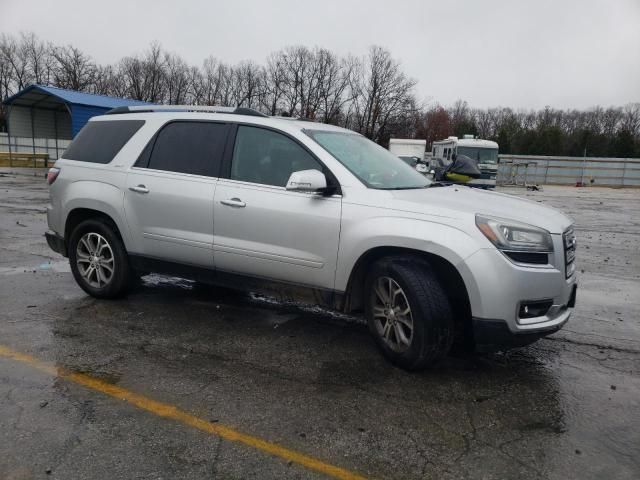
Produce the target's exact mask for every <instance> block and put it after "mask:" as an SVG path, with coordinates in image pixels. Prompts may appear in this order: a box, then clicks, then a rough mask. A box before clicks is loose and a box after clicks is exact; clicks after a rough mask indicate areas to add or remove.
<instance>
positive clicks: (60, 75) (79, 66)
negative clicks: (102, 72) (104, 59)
mask: <svg viewBox="0 0 640 480" xmlns="http://www.w3.org/2000/svg"><path fill="white" fill-rule="evenodd" d="M51 54H52V56H53V58H54V59H55V62H56V63H55V66H54V68H53V81H54V82H55V84H56V85H57V86H59V87H61V88H68V89H71V90H80V91H83V90H88V89H89V88H90V87H91V86H92V85H93V84H94V82H95V80H96V73H97V67H96V64H95V63H94V62H93V60H92V59H91V58H90V57H89V56H88V55H86V54H84V53H83V52H82V51H80V49H78V48H76V47H73V46H71V45H68V46H66V47H54V48H53V49H52V50H51Z"/></svg>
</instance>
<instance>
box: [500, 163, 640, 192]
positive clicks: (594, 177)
mask: <svg viewBox="0 0 640 480" xmlns="http://www.w3.org/2000/svg"><path fill="white" fill-rule="evenodd" d="M499 158H500V160H499V163H498V177H497V179H496V180H497V183H498V185H531V184H538V185H540V184H546V185H577V184H582V185H586V186H588V185H593V186H602V187H640V158H598V157H547V156H538V155H500V156H499Z"/></svg>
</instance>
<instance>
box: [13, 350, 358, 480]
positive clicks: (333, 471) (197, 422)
mask: <svg viewBox="0 0 640 480" xmlns="http://www.w3.org/2000/svg"><path fill="white" fill-rule="evenodd" d="M0 357H5V358H9V359H11V360H15V361H18V362H21V363H24V364H26V365H29V366H30V367H33V368H35V369H36V370H40V371H41V372H45V373H47V374H50V375H53V376H56V377H58V378H64V379H66V380H69V381H71V382H73V383H76V384H78V385H82V386H84V387H87V388H90V389H91V390H95V391H96V392H100V393H103V394H105V395H108V396H110V397H113V398H117V399H119V400H124V401H126V402H127V403H129V404H131V405H134V406H136V407H138V408H140V409H142V410H146V411H147V412H150V413H153V414H154V415H157V416H159V417H163V418H168V419H171V420H175V421H177V422H180V423H182V424H184V425H189V426H190V427H193V428H196V429H198V430H201V431H203V432H207V433H210V434H212V435H216V436H218V437H220V438H223V439H225V440H228V441H230V442H238V443H242V444H244V445H247V446H249V447H252V448H255V449H257V450H261V451H263V452H266V453H270V454H271V455H275V456H276V457H280V458H282V459H283V460H286V461H287V462H293V463H297V464H298V465H302V466H303V467H306V468H309V469H311V470H315V471H317V472H320V473H323V474H325V475H328V476H329V477H333V478H339V479H343V480H363V479H364V478H365V477H363V476H361V475H359V474H357V473H354V472H351V471H349V470H346V469H344V468H340V467H337V466H335V465H331V464H329V463H325V462H323V461H322V460H318V459H317V458H313V457H310V456H309V455H305V454H304V453H300V452H296V451H295V450H290V449H288V448H286V447H283V446H280V445H278V444H277V443H273V442H269V441H268V440H263V439H261V438H258V437H254V436H252V435H248V434H246V433H242V432H238V431H237V430H234V429H233V428H230V427H227V426H225V425H222V424H219V423H211V422H208V421H207V420H202V419H201V418H198V417H196V416H194V415H191V414H189V413H187V412H185V411H184V410H180V409H179V408H178V407H176V406H174V405H171V404H168V403H162V402H158V401H156V400H152V399H150V398H147V397H145V396H144V395H139V394H137V393H134V392H131V391H129V390H127V389H125V388H122V387H118V386H117V385H113V384H111V383H107V382H104V381H102V380H99V379H97V378H93V377H91V376H89V375H85V374H84V373H73V372H69V371H67V370H65V369H62V368H59V367H56V366H54V365H52V364H50V363H47V362H43V361H42V360H38V359H37V358H35V357H32V356H31V355H27V354H25V353H20V352H16V351H14V350H12V349H10V348H8V347H5V346H3V345H0Z"/></svg>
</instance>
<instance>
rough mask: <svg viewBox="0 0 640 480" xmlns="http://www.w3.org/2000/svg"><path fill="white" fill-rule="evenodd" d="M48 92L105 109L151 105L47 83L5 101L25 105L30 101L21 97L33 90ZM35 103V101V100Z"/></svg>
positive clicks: (34, 86) (78, 102)
mask: <svg viewBox="0 0 640 480" xmlns="http://www.w3.org/2000/svg"><path fill="white" fill-rule="evenodd" d="M34 90H35V91H37V92H41V93H46V94H49V95H52V96H54V97H56V98H57V99H59V100H61V101H63V102H66V103H70V104H72V105H86V106H91V107H98V108H104V109H111V108H116V107H126V106H129V105H149V103H148V102H141V101H139V100H130V99H128V98H118V97H109V96H107V95H96V94H93V93H84V92H77V91H75V90H67V89H65V88H58V87H49V86H46V85H37V84H34V85H30V86H28V87H27V88H25V89H23V90H21V91H19V92H18V93H16V94H15V95H12V96H11V97H9V98H7V99H6V100H5V101H4V102H3V103H4V104H6V105H11V104H20V105H25V104H27V103H28V102H23V101H20V99H21V97H23V96H25V95H26V94H28V93H30V92H33V91H34ZM34 103H35V102H34Z"/></svg>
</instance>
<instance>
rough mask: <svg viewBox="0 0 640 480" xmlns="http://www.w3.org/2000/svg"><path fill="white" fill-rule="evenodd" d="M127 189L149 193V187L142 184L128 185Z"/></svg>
mask: <svg viewBox="0 0 640 480" xmlns="http://www.w3.org/2000/svg"><path fill="white" fill-rule="evenodd" d="M129 190H131V191H132V192H136V193H149V189H148V188H147V187H145V186H144V185H138V186H136V187H129Z"/></svg>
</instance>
